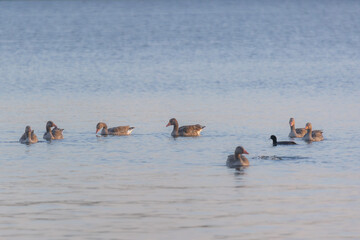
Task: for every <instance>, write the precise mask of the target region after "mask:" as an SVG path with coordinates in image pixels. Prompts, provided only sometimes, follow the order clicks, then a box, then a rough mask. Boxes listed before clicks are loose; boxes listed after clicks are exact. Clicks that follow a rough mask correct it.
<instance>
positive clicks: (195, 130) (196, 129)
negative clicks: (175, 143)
mask: <svg viewBox="0 0 360 240" xmlns="http://www.w3.org/2000/svg"><path fill="white" fill-rule="evenodd" d="M170 125H173V126H174V128H173V130H172V132H171V136H173V137H179V136H180V137H196V136H200V132H201V131H202V130H203V129H204V128H205V126H201V125H200V124H196V125H188V126H182V127H180V128H179V123H178V121H177V120H176V119H175V118H172V119H170V120H169V123H168V124H167V125H166V127H168V126H170Z"/></svg>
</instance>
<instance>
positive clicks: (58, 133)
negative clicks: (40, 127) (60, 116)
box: [43, 121, 64, 141]
mask: <svg viewBox="0 0 360 240" xmlns="http://www.w3.org/2000/svg"><path fill="white" fill-rule="evenodd" d="M52 127H54V128H53V129H52V130H51V128H52ZM63 131H64V129H60V128H58V127H57V126H56V125H55V123H53V122H52V121H48V122H47V123H46V132H45V133H44V136H43V138H44V139H45V140H47V141H50V140H55V139H64V136H63V134H62V132H63Z"/></svg>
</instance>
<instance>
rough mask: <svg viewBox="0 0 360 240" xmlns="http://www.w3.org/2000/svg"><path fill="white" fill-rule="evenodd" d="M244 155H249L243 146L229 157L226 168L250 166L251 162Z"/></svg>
mask: <svg viewBox="0 0 360 240" xmlns="http://www.w3.org/2000/svg"><path fill="white" fill-rule="evenodd" d="M242 154H249V153H248V152H247V151H246V150H245V149H244V148H243V147H242V146H238V147H237V148H236V149H235V153H234V155H229V156H228V158H227V160H226V166H228V167H229V168H238V167H242V166H249V165H250V163H249V160H248V159H247V158H246V157H245V156H243V155H242Z"/></svg>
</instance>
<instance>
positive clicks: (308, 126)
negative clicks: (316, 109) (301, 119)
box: [305, 122, 312, 132]
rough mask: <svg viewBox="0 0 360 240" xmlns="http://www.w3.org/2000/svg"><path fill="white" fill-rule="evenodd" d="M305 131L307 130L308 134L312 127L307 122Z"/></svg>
mask: <svg viewBox="0 0 360 240" xmlns="http://www.w3.org/2000/svg"><path fill="white" fill-rule="evenodd" d="M305 129H306V130H308V132H309V131H311V130H312V125H311V123H309V122H308V123H306V126H305Z"/></svg>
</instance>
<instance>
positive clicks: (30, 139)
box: [19, 126, 38, 144]
mask: <svg viewBox="0 0 360 240" xmlns="http://www.w3.org/2000/svg"><path fill="white" fill-rule="evenodd" d="M19 142H20V143H25V144H30V143H37V142H38V138H37V136H36V135H35V133H34V130H31V127H30V126H26V128H25V132H24V134H23V135H22V136H21V138H20V139H19Z"/></svg>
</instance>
